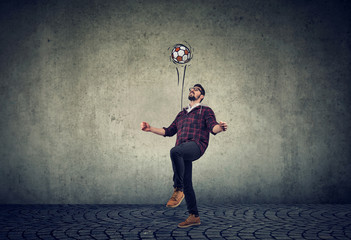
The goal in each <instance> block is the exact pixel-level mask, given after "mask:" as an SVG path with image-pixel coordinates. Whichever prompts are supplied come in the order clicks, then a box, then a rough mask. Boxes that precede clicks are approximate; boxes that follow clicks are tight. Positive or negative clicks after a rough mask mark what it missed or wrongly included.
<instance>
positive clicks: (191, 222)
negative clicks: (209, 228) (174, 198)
mask: <svg viewBox="0 0 351 240" xmlns="http://www.w3.org/2000/svg"><path fill="white" fill-rule="evenodd" d="M200 224H201V221H200V217H195V214H190V215H189V217H188V218H187V219H186V220H185V221H184V222H182V223H179V224H178V227H180V228H187V227H190V226H195V225H200Z"/></svg>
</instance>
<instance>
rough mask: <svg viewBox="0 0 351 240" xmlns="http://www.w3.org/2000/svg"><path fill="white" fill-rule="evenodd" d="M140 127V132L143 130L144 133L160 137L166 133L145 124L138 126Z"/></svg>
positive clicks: (161, 129)
mask: <svg viewBox="0 0 351 240" xmlns="http://www.w3.org/2000/svg"><path fill="white" fill-rule="evenodd" d="M140 127H141V130H143V131H144V132H152V133H155V134H157V135H161V136H164V135H165V134H166V131H165V130H164V129H163V128H155V127H151V126H150V124H148V123H147V122H142V123H141V124H140Z"/></svg>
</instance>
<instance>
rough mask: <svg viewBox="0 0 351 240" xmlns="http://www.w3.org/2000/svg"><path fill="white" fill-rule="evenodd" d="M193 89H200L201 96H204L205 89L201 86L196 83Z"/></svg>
mask: <svg viewBox="0 0 351 240" xmlns="http://www.w3.org/2000/svg"><path fill="white" fill-rule="evenodd" d="M194 87H199V88H200V89H201V91H200V92H201V94H202V95H204V96H205V89H204V88H203V87H202V86H201V84H199V83H197V84H195V85H194Z"/></svg>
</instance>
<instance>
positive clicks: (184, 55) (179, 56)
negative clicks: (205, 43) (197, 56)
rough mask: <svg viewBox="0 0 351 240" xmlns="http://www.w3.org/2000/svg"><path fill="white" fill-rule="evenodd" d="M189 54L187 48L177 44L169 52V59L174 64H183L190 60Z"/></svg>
mask: <svg viewBox="0 0 351 240" xmlns="http://www.w3.org/2000/svg"><path fill="white" fill-rule="evenodd" d="M191 57H192V56H191V52H190V50H189V48H187V47H186V46H184V45H183V44H177V45H175V46H174V48H173V49H172V52H171V59H172V61H173V62H174V63H180V64H184V63H187V62H189V61H190V60H191Z"/></svg>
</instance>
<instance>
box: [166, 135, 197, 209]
mask: <svg viewBox="0 0 351 240" xmlns="http://www.w3.org/2000/svg"><path fill="white" fill-rule="evenodd" d="M200 156H201V151H200V149H199V147H198V146H197V144H196V143H195V142H186V143H182V144H180V145H178V146H176V147H174V148H172V149H171V159H172V167H173V173H174V174H173V182H174V185H173V187H174V189H175V190H174V193H173V195H172V197H171V199H170V200H169V201H168V203H167V207H177V206H178V205H179V204H180V202H181V201H182V200H183V198H184V196H183V191H184V190H185V188H186V191H187V192H188V194H189V196H186V197H185V198H186V199H188V200H187V205H188V202H189V204H190V206H192V209H196V199H195V193H194V190H193V189H192V183H191V166H192V165H191V164H190V185H189V171H187V169H186V168H187V167H189V166H188V165H189V164H188V163H189V162H190V163H191V162H192V161H194V160H196V159H198V158H199V157H200ZM186 171H187V174H185V172H186ZM185 175H186V177H187V180H185ZM185 182H186V186H185ZM189 187H190V188H189ZM183 189H184V190H183ZM194 200H195V203H194ZM194 206H195V208H194ZM196 211H197V210H196Z"/></svg>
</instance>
